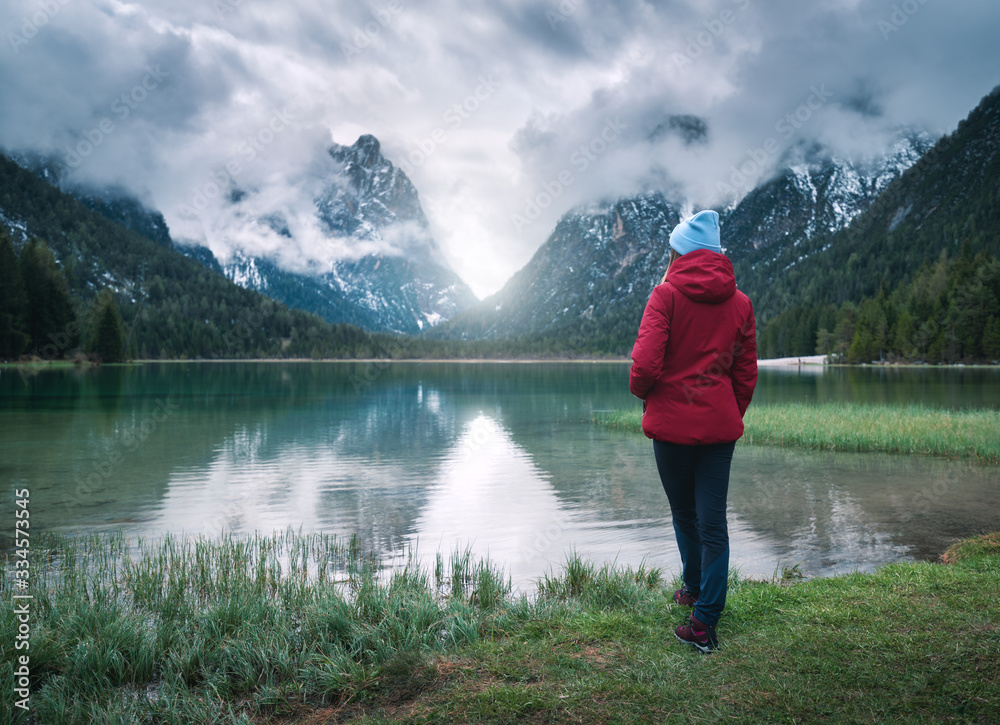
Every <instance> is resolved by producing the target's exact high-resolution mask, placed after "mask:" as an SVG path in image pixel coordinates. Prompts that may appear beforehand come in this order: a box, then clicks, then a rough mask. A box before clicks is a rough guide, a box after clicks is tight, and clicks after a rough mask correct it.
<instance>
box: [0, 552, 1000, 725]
mask: <svg viewBox="0 0 1000 725" xmlns="http://www.w3.org/2000/svg"><path fill="white" fill-rule="evenodd" d="M36 547H38V548H36V549H35V550H34V559H33V560H32V567H33V568H32V570H31V571H32V572H33V578H32V580H31V581H32V588H31V590H30V592H31V593H32V594H33V595H34V596H35V600H34V601H33V603H32V607H33V613H34V618H33V619H32V625H31V626H32V632H31V636H32V640H31V650H30V652H31V662H32V673H31V678H32V684H31V689H32V701H31V702H32V720H30V722H38V723H46V724H47V725H59V724H61V723H92V722H93V723H118V722H122V723H226V724H229V723H265V722H282V723H289V724H293V723H294V724H296V725H306V724H307V723H308V724H309V725H315V724H317V723H327V722H358V723H395V722H426V723H431V722H440V723H453V722H484V723H513V722H529V723H549V722H576V723H615V722H683V723H688V722H720V721H726V722H729V721H732V722H744V723H795V722H829V723H876V722H912V723H918V722H934V721H936V722H956V723H991V722H996V721H997V720H998V719H1000V668H998V667H997V666H996V664H997V662H998V661H1000V612H998V608H997V592H998V591H1000V534H991V535H988V536H980V537H974V538H973V539H970V540H967V541H965V542H962V543H961V544H959V545H956V546H954V547H952V548H951V549H949V553H948V560H949V561H953V562H955V563H953V564H943V563H927V562H925V563H907V564H897V565H892V566H886V567H883V568H881V569H879V570H877V571H876V572H874V573H871V574H852V575H847V576H840V577H835V578H830V579H816V580H809V581H794V582H790V581H788V580H787V579H786V578H783V579H782V580H775V581H755V580H748V579H741V578H739V577H736V576H735V575H734V576H733V577H732V578H731V584H730V593H729V599H728V603H727V609H726V612H725V614H724V615H723V619H722V621H721V622H720V624H719V636H720V639H721V641H722V645H723V647H722V649H721V650H719V651H718V652H716V653H715V654H713V655H711V656H710V657H706V656H703V655H699V654H697V653H696V652H695V651H694V650H692V649H690V648H689V647H688V646H686V645H683V644H681V643H679V642H677V641H676V640H675V639H674V637H673V634H672V631H673V627H674V626H675V625H676V624H678V623H680V622H681V621H682V620H683V618H684V617H685V616H686V614H687V611H686V610H683V609H682V608H680V607H679V606H677V605H675V604H674V603H673V602H672V600H671V598H670V594H671V592H672V590H673V587H674V584H668V583H665V582H663V581H662V580H661V575H660V572H659V571H658V570H655V569H648V568H646V567H643V566H640V567H639V568H638V569H632V568H627V567H625V568H623V567H612V566H603V567H596V566H594V565H593V564H591V563H588V562H586V561H583V560H581V559H579V558H578V557H575V556H573V557H571V558H570V559H569V560H568V561H567V562H566V564H565V566H564V567H563V569H562V570H561V571H560V572H553V573H551V574H550V575H548V576H545V577H543V579H542V580H541V581H540V582H539V585H538V591H537V593H536V594H535V595H534V596H533V597H530V598H528V597H524V596H514V595H512V594H511V592H510V585H509V582H508V580H507V579H506V578H505V577H504V576H503V574H502V573H500V572H499V571H498V570H497V569H496V568H495V566H494V565H491V564H489V563H488V562H475V561H473V560H472V559H471V558H470V557H469V556H468V555H467V553H463V552H457V553H456V554H455V555H453V556H452V557H451V562H450V563H451V566H446V565H445V563H444V562H443V561H442V562H441V564H440V565H439V566H437V567H435V573H434V576H433V577H431V576H428V575H427V574H425V573H424V572H422V571H420V570H419V569H417V568H414V567H413V566H409V567H405V568H403V569H400V570H397V571H394V572H387V571H384V570H382V569H380V568H379V566H378V562H377V561H375V560H374V559H372V558H371V557H369V556H365V555H363V554H362V553H361V552H360V551H359V547H358V546H357V542H356V541H349V542H340V541H337V540H335V539H332V538H330V537H325V536H320V535H314V536H307V535H301V534H295V533H291V532H286V533H285V534H279V535H275V536H270V537H261V536H255V537H249V538H237V537H224V538H221V539H215V540H206V539H197V540H179V539H173V538H171V539H166V540H162V541H157V542H153V543H145V544H143V545H142V546H141V547H139V548H138V549H136V548H133V547H130V546H129V545H128V543H127V542H126V541H125V540H124V539H122V538H121V537H120V536H117V537H116V536H110V537H109V536H103V537H91V538H87V539H81V540H60V539H51V540H49V541H47V542H44V543H43V542H36ZM11 561H12V560H8V568H7V570H6V572H5V575H4V578H3V579H2V580H0V581H2V582H3V597H2V598H0V627H2V633H3V640H2V645H3V649H4V658H3V660H2V663H0V686H2V687H3V688H4V689H5V691H6V692H8V693H10V692H11V691H12V689H13V682H12V680H13V668H12V666H11V664H10V663H12V662H13V656H14V655H15V654H16V652H15V651H14V650H13V641H14V631H15V626H16V625H15V618H14V614H13V608H12V603H11V602H12V596H11V595H12V594H13V593H14V592H13V590H12V581H13V578H12V577H11V576H10V567H9V565H10V563H11ZM446 574H450V575H451V576H447V575H446ZM456 580H457V582H456ZM0 703H2V704H0V707H2V708H3V711H2V712H0V720H2V721H3V722H11V721H13V719H14V718H15V717H16V716H17V715H18V713H17V712H16V711H14V709H13V706H12V704H11V698H10V697H9V696H5V698H4V699H3V700H2V701H0Z"/></svg>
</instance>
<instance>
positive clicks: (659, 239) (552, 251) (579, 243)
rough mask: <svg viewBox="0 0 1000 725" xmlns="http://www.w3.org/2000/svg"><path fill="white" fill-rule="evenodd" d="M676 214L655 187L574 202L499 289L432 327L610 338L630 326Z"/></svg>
mask: <svg viewBox="0 0 1000 725" xmlns="http://www.w3.org/2000/svg"><path fill="white" fill-rule="evenodd" d="M678 221H680V218H679V216H678V207H677V206H675V205H673V204H671V203H670V202H668V201H667V200H666V199H665V198H664V196H663V195H662V194H661V193H659V192H650V193H648V194H643V195H640V196H635V197H630V198H626V199H620V200H618V201H616V202H609V203H603V204H594V205H590V206H586V207H580V208H578V209H575V210H573V211H571V212H570V213H568V214H566V215H565V216H564V217H563V218H562V219H561V220H560V221H559V223H558V224H557V225H556V228H555V230H554V231H553V232H552V235H551V236H550V237H549V238H548V240H547V241H546V242H545V243H544V244H543V245H542V246H541V247H540V248H539V250H538V251H537V252H536V253H535V255H534V256H533V257H532V259H531V261H530V262H529V263H528V264H527V265H526V266H525V267H524V268H522V269H521V270H520V271H519V272H518V273H517V274H515V275H514V276H513V277H512V278H511V280H510V281H509V282H508V283H507V284H506V285H504V287H503V289H501V290H500V291H499V292H497V293H496V294H495V295H493V296H491V297H488V298H487V299H485V300H483V301H482V302H481V303H480V304H478V305H477V306H475V307H474V308H472V309H471V310H469V311H468V312H466V313H465V314H463V315H460V316H459V317H458V318H456V319H455V320H454V321H453V322H452V323H451V324H449V325H446V326H444V327H443V328H442V329H441V330H439V331H436V333H437V334H441V335H443V336H448V337H457V338H465V339H493V338H502V337H517V336H531V335H569V336H581V340H582V338H583V337H592V336H597V337H601V338H607V336H608V333H609V331H610V329H611V328H613V327H614V326H615V324H616V323H617V321H619V320H628V325H629V326H631V324H632V318H633V317H634V316H635V314H636V311H637V310H638V313H639V314H641V313H642V308H643V307H644V306H645V304H646V299H647V298H648V297H649V293H650V292H651V291H652V289H653V287H654V286H655V285H656V284H657V283H658V282H659V281H660V278H661V277H662V276H663V272H664V270H665V269H666V263H667V258H668V257H669V253H670V249H669V246H668V244H667V239H668V237H669V235H670V230H671V229H673V227H674V226H675V225H676V224H677V223H678ZM632 332H634V330H632Z"/></svg>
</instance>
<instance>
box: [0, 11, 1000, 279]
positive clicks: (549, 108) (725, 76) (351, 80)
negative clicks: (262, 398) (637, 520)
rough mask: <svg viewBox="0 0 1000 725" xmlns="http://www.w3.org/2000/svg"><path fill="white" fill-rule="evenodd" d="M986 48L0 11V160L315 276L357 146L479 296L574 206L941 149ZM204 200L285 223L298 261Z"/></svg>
mask: <svg viewBox="0 0 1000 725" xmlns="http://www.w3.org/2000/svg"><path fill="white" fill-rule="evenodd" d="M998 28H1000V4H998V3H996V2H995V0H962V1H961V2H950V3H946V2H944V0H905V1H900V2H890V1H888V0H816V1H814V2H808V3H807V2H802V1H801V0H772V1H770V2H764V1H763V0H708V1H705V2H701V1H698V2H695V1H694V0H664V1H663V2H642V1H641V0H634V1H625V2H594V1H593V0H563V1H562V2H557V1H556V0H551V1H550V2H545V1H542V2H538V1H531V0H497V1H495V2H489V3H463V2H458V1H457V0H428V1H427V2H416V1H415V0H371V2H347V1H346V0H345V1H339V0H337V1H334V0H329V1H322V0H289V1H287V2H282V3H277V2H265V0H170V1H169V2H168V1H167V0H148V1H147V2H142V3H138V2H122V1H119V0H6V1H5V2H4V3H3V6H2V8H0V31H2V32H3V36H4V37H3V45H4V47H3V48H2V50H0V146H2V147H3V148H4V149H6V150H8V151H26V150H33V151H38V152H42V153H46V154H51V155H53V156H54V157H55V158H56V159H57V160H58V161H60V162H61V163H62V164H63V165H64V166H65V168H66V172H67V178H69V179H70V180H72V181H74V182H77V183H97V184H101V185H106V184H118V185H122V186H124V187H126V188H128V189H129V190H131V191H132V192H133V193H135V194H137V195H139V196H140V197H141V198H142V199H143V200H144V201H146V202H147V203H148V204H150V205H151V206H154V207H155V208H157V209H159V210H160V211H162V212H163V214H164V216H165V217H166V219H167V222H168V224H169V225H170V228H171V231H172V233H173V234H174V236H175V238H177V239H179V240H192V241H199V242H202V243H206V244H208V245H209V246H210V247H211V248H212V249H213V251H215V252H216V253H217V254H218V255H220V256H223V257H224V256H225V254H226V253H227V250H228V249H229V248H231V247H232V246H233V245H239V246H242V247H244V248H246V249H247V250H249V251H252V252H258V253H259V252H268V251H274V246H275V245H279V244H284V245H285V246H286V248H285V249H284V250H283V252H284V253H283V255H282V256H283V258H286V259H289V260H291V259H294V258H299V259H303V258H316V259H326V258H329V257H330V256H331V255H341V254H350V253H351V250H350V249H345V248H344V247H343V245H337V244H331V243H330V241H329V240H324V239H322V238H320V237H321V236H322V235H321V234H320V233H319V232H318V230H317V228H316V225H315V221H314V219H313V218H312V209H311V203H312V199H313V198H314V197H315V195H316V193H317V191H318V186H317V184H318V183H319V182H318V180H319V179H322V177H323V175H324V174H325V173H329V168H328V165H329V163H330V161H329V160H328V157H326V156H325V154H324V153H323V151H324V149H325V148H326V147H327V146H328V145H329V144H330V142H331V141H332V142H336V143H341V144H351V143H353V142H354V141H355V140H356V139H357V137H358V136H359V135H361V134H363V133H371V134H374V135H375V136H377V137H378V138H379V140H380V141H381V144H382V150H383V152H384V153H385V154H386V155H387V156H388V157H389V158H390V160H392V161H393V162H394V163H396V164H397V165H400V166H402V167H403V168H404V169H405V170H406V171H407V173H408V174H409V175H410V177H411V178H412V180H413V182H414V184H415V185H416V187H417V189H418V191H419V193H420V197H421V202H422V204H423V206H424V209H425V211H426V212H427V215H428V217H429V219H430V221H431V225H432V229H433V231H434V234H435V237H436V239H437V240H438V242H439V244H440V246H441V248H442V249H443V251H444V254H445V256H446V257H447V259H448V261H449V262H450V263H451V264H452V266H453V267H454V268H455V270H456V271H457V272H458V273H459V274H460V275H461V276H462V277H463V278H464V279H465V280H466V281H467V282H468V283H469V284H470V285H471V286H472V288H473V290H474V291H475V292H476V293H477V294H479V295H480V296H484V295H486V294H489V293H491V292H494V291H496V290H497V289H499V287H500V286H502V284H503V283H504V282H505V281H506V280H507V279H508V278H509V277H510V275H511V274H513V273H514V272H515V271H516V270H517V269H519V268H520V267H521V266H523V265H524V264H525V263H526V262H527V261H528V260H529V259H530V257H531V255H532V254H533V253H534V251H535V250H536V249H537V248H538V247H539V245H541V244H542V242H544V241H545V239H546V237H547V236H548V235H549V233H550V232H551V231H552V228H553V226H554V224H555V222H556V221H557V220H558V218H559V216H560V215H561V214H563V213H565V212H566V211H567V210H568V209H570V208H571V207H573V206H575V205H577V204H580V203H587V202H594V201H599V200H602V199H608V198H616V197H620V196H623V195H626V194H630V193H635V192H639V191H643V190H648V189H662V190H665V191H667V192H668V193H669V195H671V196H672V198H675V199H677V200H679V201H683V202H684V203H685V204H686V205H688V207H689V208H690V207H692V206H707V205H721V204H724V203H726V202H727V201H728V200H729V199H730V198H731V196H732V194H734V193H735V194H740V193H745V192H746V191H747V190H748V188H749V187H750V186H751V185H752V183H753V181H755V180H756V177H757V176H759V175H761V174H766V173H767V172H768V171H769V170H770V169H771V167H772V166H773V164H775V163H776V162H777V161H778V159H779V158H780V157H781V155H782V153H784V151H785V150H787V149H789V148H792V147H794V146H795V145H796V144H801V143H803V142H806V141H813V140H818V141H821V142H822V143H824V144H826V145H827V146H828V147H829V148H831V149H832V150H834V151H836V152H837V153H841V154H848V155H854V156H858V157H861V156H865V155H871V154H875V153H877V152H878V151H879V150H880V149H884V148H885V146H886V144H887V143H889V141H890V139H891V138H893V136H894V135H895V134H898V133H899V132H900V130H901V129H911V128H912V129H923V130H927V131H929V132H931V133H935V134H940V133H945V132H949V131H951V130H953V129H954V128H955V126H956V124H957V123H958V122H959V121H960V120H961V119H962V118H964V117H965V116H966V115H967V114H968V113H969V111H970V110H971V109H972V108H973V107H974V106H975V105H976V104H977V103H978V101H979V100H980V99H981V98H982V96H984V95H985V94H986V93H988V92H989V91H990V90H991V89H992V88H993V87H994V86H996V85H997V84H1000V50H998V46H997V42H996V33H997V29H998ZM769 141H771V144H770V145H768V142H769ZM764 149H769V150H766V151H765V150H764ZM227 167H228V169H229V170H228V171H227ZM741 167H742V168H743V169H744V170H745V171H748V172H749V176H750V177H752V178H748V179H747V180H745V181H744V180H743V179H742V178H741V177H739V176H735V177H734V175H733V172H734V169H739V168H741ZM213 178H214V179H219V180H220V181H224V182H226V183H229V182H234V183H235V184H236V185H237V186H240V187H243V188H253V189H255V190H257V192H258V193H257V194H256V196H255V198H256V199H257V202H255V203H257V204H259V206H260V208H259V209H257V210H255V212H259V213H266V212H268V211H276V210H281V211H283V213H284V214H285V216H286V217H287V218H289V220H290V226H291V227H292V229H293V232H295V237H296V240H295V242H294V244H293V245H292V246H293V247H294V249H288V248H287V247H288V246H289V242H288V240H287V239H285V240H282V239H281V238H277V237H275V236H274V235H271V236H268V235H267V234H263V233H261V232H260V231H259V227H256V226H255V225H252V224H247V223H245V222H246V219H243V220H242V221H241V220H240V219H237V218H234V217H233V213H232V210H231V209H228V210H227V208H226V206H227V205H224V204H222V203H221V202H220V200H219V199H218V198H214V199H209V198H207V196H206V195H205V193H206V192H208V194H209V195H211V193H212V192H213V191H214V189H215V187H214V186H212V184H213ZM734 181H735V182H736V183H735V184H734V183H732V182H734ZM199 194H202V196H199ZM195 207H197V209H196V208H195ZM192 210H194V212H193V211H192Z"/></svg>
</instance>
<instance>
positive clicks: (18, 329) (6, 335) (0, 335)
mask: <svg viewBox="0 0 1000 725" xmlns="http://www.w3.org/2000/svg"><path fill="white" fill-rule="evenodd" d="M27 307H28V296H27V294H26V293H25V291H24V283H23V282H22V280H21V270H20V269H19V268H18V264H17V254H16V253H15V252H14V244H13V242H11V239H10V235H9V234H7V232H6V230H4V229H0V359H2V360H11V359H13V358H16V357H17V356H18V355H20V354H21V353H22V352H24V350H25V349H26V348H27V345H28V342H29V339H30V338H29V337H28V335H27V333H26V332H25V331H24V327H25V320H24V316H25V312H26V311H27Z"/></svg>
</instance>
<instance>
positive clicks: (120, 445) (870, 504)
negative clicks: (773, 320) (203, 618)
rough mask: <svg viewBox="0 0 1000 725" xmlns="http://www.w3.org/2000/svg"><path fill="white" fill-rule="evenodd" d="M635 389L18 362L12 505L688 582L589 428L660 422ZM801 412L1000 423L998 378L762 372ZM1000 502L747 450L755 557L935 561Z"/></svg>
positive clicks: (736, 506)
mask: <svg viewBox="0 0 1000 725" xmlns="http://www.w3.org/2000/svg"><path fill="white" fill-rule="evenodd" d="M627 377H628V366H627V365H625V364H621V363H593V364H589V363H507V364H488V363H483V364H471V363H388V362H383V363H162V364H146V365H139V366H125V367H104V368H100V369H82V368H80V369H63V370H51V371H45V372H42V373H39V374H37V375H24V374H22V373H20V372H19V371H17V370H10V369H3V370H0V480H2V482H3V484H4V491H5V498H4V504H3V506H4V507H5V508H6V510H8V511H9V516H10V518H11V520H13V517H14V503H13V499H14V490H15V489H19V488H28V489H29V490H30V492H31V494H30V507H31V523H32V527H33V530H35V531H37V530H51V531H58V532H63V533H83V532H90V531H107V530H112V529H123V530H124V531H125V532H126V533H128V534H129V535H144V536H158V535H162V534H164V533H167V532H173V533H190V534H213V533H218V532H220V531H223V530H234V531H237V532H252V531H264V532H267V531H271V530H274V529H284V528H285V527H288V526H292V527H294V528H296V529H297V528H300V527H301V528H302V529H303V530H304V531H324V532H328V533H335V534H338V535H343V536H349V535H351V534H353V533H357V534H358V535H359V536H360V537H361V539H362V541H363V543H364V544H366V545H368V546H371V547H374V548H376V549H379V550H381V551H383V552H385V553H386V554H387V555H389V556H390V557H392V556H402V555H403V552H406V551H408V550H411V549H413V548H416V550H417V552H418V555H419V556H421V557H422V558H423V559H425V560H426V561H430V560H431V559H432V558H433V556H434V554H435V553H437V552H438V551H441V552H443V553H446V554H447V553H449V552H451V551H453V550H455V549H456V548H464V547H471V548H472V550H473V551H474V552H475V553H477V554H483V555H485V554H489V555H490V557H491V558H492V559H494V560H496V561H497V562H499V563H501V564H503V565H504V566H505V567H507V569H508V571H509V572H510V573H511V575H512V577H513V579H514V580H515V582H516V583H517V584H518V585H519V586H521V587H522V588H529V587H530V582H531V580H532V579H534V578H536V577H538V576H540V575H541V574H543V573H544V572H545V571H547V570H548V569H550V568H551V567H553V566H557V565H558V564H560V563H561V562H562V561H563V560H564V558H565V556H566V554H567V552H569V551H570V550H575V551H576V552H578V553H580V554H583V555H585V556H587V557H589V558H591V559H594V560H596V561H601V562H603V561H618V562H619V563H629V564H637V563H639V562H640V561H646V562H647V563H649V564H652V565H656V566H662V567H664V568H665V569H667V570H669V571H670V572H676V570H677V566H678V561H677V552H676V548H675V546H674V544H673V532H672V528H671V524H670V516H669V509H668V507H667V502H666V498H665V496H664V494H663V491H662V489H661V488H660V484H659V480H658V478H657V476H656V472H655V467H654V465H653V460H652V458H653V457H652V449H651V445H650V443H649V441H647V440H646V439H645V438H643V437H641V436H635V435H630V434H625V433H620V432H616V431H609V430H605V429H603V428H600V427H595V426H594V425H593V424H592V423H591V417H592V414H593V412H594V411H600V410H610V409H622V408H627V407H635V406H638V401H636V400H635V399H634V398H632V397H631V396H630V395H629V393H628V387H627ZM801 399H815V400H877V401H885V402H891V403H904V402H910V401H920V402H924V403H927V404H931V405H939V406H943V407H970V406H980V407H981V406H988V407H996V406H997V405H998V403H1000V375H998V374H997V371H996V370H992V369H984V368H976V369H973V368H967V369H948V370H940V369H908V370H888V371H886V370H879V369H864V370H860V369H859V370H854V369H844V368H837V369H831V370H826V371H822V370H815V369H809V370H806V371H804V372H799V371H798V370H794V369H793V370H790V371H774V370H762V375H761V382H760V384H759V387H758V392H757V394H756V396H755V400H757V401H776V400H801ZM998 435H1000V432H998ZM998 492H1000V474H998V472H997V470H996V468H981V467H976V466H972V465H969V464H967V463H955V462H948V461H941V460H934V459H927V458H912V457H902V456H882V455H874V454H863V455H859V454H834V453H814V452H804V451H796V450H782V449H775V448H768V447H755V446H744V445H738V446H737V451H736V457H735V460H734V463H733V471H732V477H731V490H730V527H731V537H732V551H733V564H734V565H736V566H739V567H740V568H741V569H742V570H743V571H744V572H745V573H749V574H755V575H760V576H769V575H771V574H773V573H774V572H775V570H776V569H778V568H780V566H782V565H791V564H796V563H798V564H799V565H800V568H801V569H802V570H804V571H805V572H806V573H808V574H811V575H824V574H831V573H835V572H842V571H850V570H853V569H870V568H872V567H874V566H877V565H879V564H881V563H885V562H889V561H898V560H906V559H912V558H932V557H934V556H936V555H937V554H939V553H940V552H941V551H943V549H944V548H945V547H947V545H948V544H949V543H950V542H951V541H952V539H953V538H955V537H962V536H967V535H970V534H972V533H976V532H978V531H981V530H995V529H1000V513H997V512H998V507H997V506H996V505H995V500H996V494H997V493H998ZM2 515H3V514H2V509H0V516H2Z"/></svg>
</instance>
